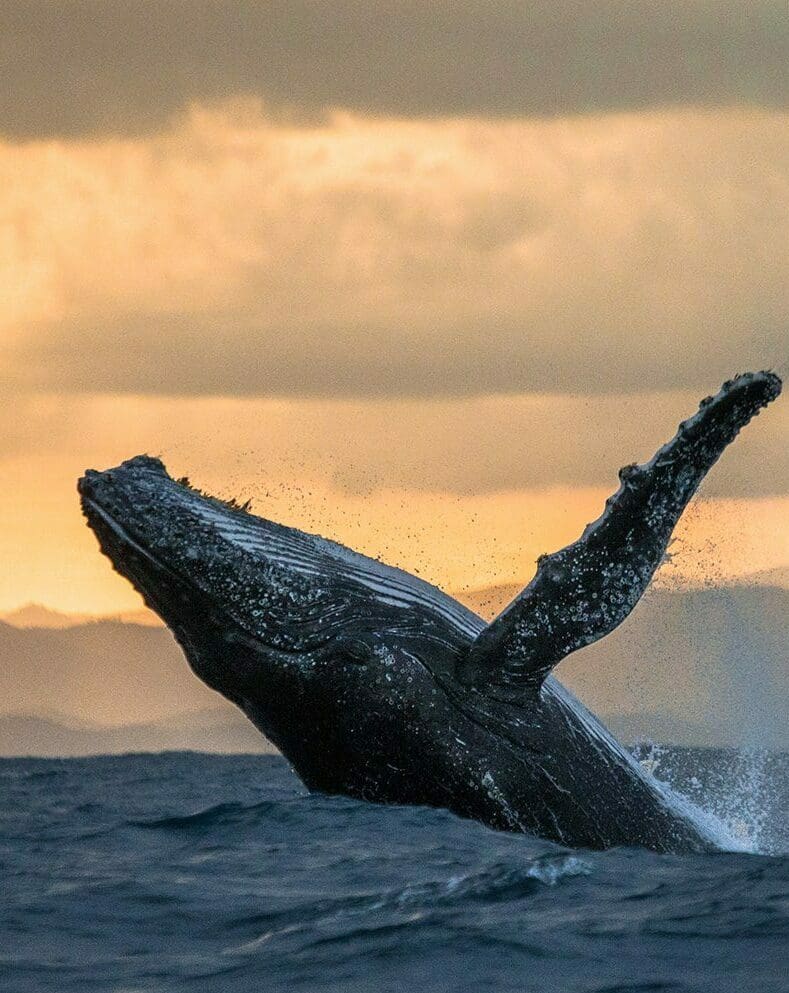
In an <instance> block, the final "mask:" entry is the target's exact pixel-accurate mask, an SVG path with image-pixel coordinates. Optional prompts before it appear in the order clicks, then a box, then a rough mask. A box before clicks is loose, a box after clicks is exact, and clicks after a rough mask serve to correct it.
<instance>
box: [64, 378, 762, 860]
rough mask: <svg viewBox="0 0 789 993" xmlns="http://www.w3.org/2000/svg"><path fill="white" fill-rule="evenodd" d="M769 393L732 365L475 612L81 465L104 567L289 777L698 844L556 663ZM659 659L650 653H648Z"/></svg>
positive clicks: (556, 824)
mask: <svg viewBox="0 0 789 993" xmlns="http://www.w3.org/2000/svg"><path fill="white" fill-rule="evenodd" d="M780 390H781V381H780V379H779V378H778V377H777V376H776V375H774V374H773V373H769V372H764V373H749V374H745V375H742V376H738V377H737V378H735V379H734V380H731V381H729V382H728V383H725V384H724V386H723V387H722V389H721V391H720V392H719V393H718V394H717V395H716V396H715V397H708V398H707V399H706V400H703V401H702V403H701V406H700V408H699V411H698V413H696V414H695V415H694V416H693V417H691V418H690V419H689V420H687V421H685V422H684V423H683V424H681V425H680V427H679V430H678V433H677V435H676V436H675V437H674V438H673V439H672V440H671V441H670V442H669V443H668V444H666V445H665V446H663V448H661V449H660V450H659V451H658V452H657V454H656V455H655V456H654V458H653V459H652V460H651V461H650V462H648V463H646V464H645V465H641V466H626V467H625V468H624V469H622V470H620V486H619V489H618V490H617V492H616V493H615V494H614V495H613V496H612V497H610V498H609V499H608V501H606V507H605V510H604V512H603V514H602V515H601V517H600V518H599V519H598V520H597V521H595V522H594V523H592V524H590V525H589V526H588V527H587V528H586V530H585V531H584V532H583V534H582V536H581V537H580V538H579V539H578V540H577V541H576V542H575V543H574V544H572V545H569V546H568V547H567V548H565V549H562V550H561V551H559V552H556V553H554V554H552V555H547V556H543V557H542V558H541V559H540V560H539V562H538V568H537V572H536V575H535V577H534V579H533V580H532V582H531V583H530V584H529V585H528V586H527V587H526V589H525V590H524V591H523V592H522V593H521V594H520V595H519V596H518V597H517V598H516V599H515V600H514V601H513V602H512V603H511V604H510V605H509V606H508V607H507V608H506V609H505V610H503V611H502V613H501V614H500V615H499V616H498V617H497V618H495V619H494V620H493V621H492V622H491V623H490V624H485V622H484V621H482V620H481V619H480V618H479V617H478V616H477V615H476V614H474V613H472V612H471V611H470V610H468V609H466V608H465V607H464V606H462V605H461V604H460V603H458V602H457V601H456V600H454V599H453V598H452V597H450V596H448V595H447V594H446V593H443V592H442V591H441V590H439V589H437V588H436V587H434V586H432V585H430V584H429V583H426V582H424V581H423V580H421V579H419V578H417V577H415V576H412V575H410V574H408V573H407V572H404V571H402V570H400V569H396V568H393V567H390V566H387V565H384V564H383V563H381V562H379V561H377V560H375V559H371V558H368V557H366V556H364V555H360V554H358V553H356V552H354V551H352V550H350V549H348V548H346V547H344V546H342V545H340V544H337V543H336V542H333V541H330V540H327V539H325V538H322V537H319V536H317V535H309V534H306V533H304V532H302V531H299V530H296V529H293V528H288V527H284V526H282V525H279V524H276V523H274V522H272V521H268V520H265V519H263V518H260V517H257V516H254V515H252V514H250V513H248V512H247V511H246V510H245V509H244V508H239V507H237V506H235V505H232V504H227V503H225V502H223V501H220V500H217V499H215V498H212V497H209V496H206V495H204V494H202V493H201V492H199V491H197V490H195V489H193V488H191V486H189V484H188V481H186V480H174V479H172V478H171V477H170V476H169V475H168V473H167V471H166V469H165V467H164V465H163V464H162V463H161V461H159V460H158V459H155V458H151V457H149V456H137V457H135V458H132V459H130V460H128V461H126V462H123V463H122V464H121V465H120V466H118V467H116V468H113V469H109V470H106V471H103V472H96V471H93V470H88V471H87V472H86V473H85V475H84V476H83V477H82V479H81V480H80V481H79V492H80V495H81V500H82V508H83V512H84V514H85V516H86V518H87V521H88V523H89V525H90V527H91V528H92V529H93V531H94V532H95V534H96V536H97V537H98V540H99V543H100V546H101V549H102V550H103V552H104V553H105V554H106V555H107V556H108V557H109V558H110V560H111V561H112V564H113V565H114V567H115V568H116V570H117V571H118V572H120V573H121V574H122V575H123V576H125V577H127V578H128V579H129V580H130V581H131V582H132V583H133V584H134V586H135V587H136V588H137V590H139V591H140V593H141V594H142V596H143V598H144V600H145V602H146V603H147V604H148V606H150V607H151V608H152V609H153V610H155V611H156V612H157V613H158V614H159V615H160V616H161V617H162V618H163V620H164V621H165V622H166V623H167V624H168V625H169V627H170V628H171V629H172V631H173V633H174V635H175V637H176V639H177V640H178V642H179V644H180V645H181V646H182V648H183V650H184V653H185V655H186V658H187V660H188V662H189V664H190V666H191V667H192V669H193V670H194V672H195V673H196V674H197V675H198V676H199V677H200V678H201V679H202V680H204V681H205V682H206V683H207V684H208V685H209V686H211V687H212V688H213V689H215V690H217V691H218V692H219V693H221V694H222V695H223V696H225V697H226V698H227V699H229V700H231V701H232V702H233V703H235V704H236V705H237V706H238V707H240V709H241V710H242V711H243V712H244V713H245V714H246V715H247V717H248V718H249V719H250V720H251V721H252V722H253V723H254V724H255V725H256V726H257V727H258V728H259V729H260V730H261V731H262V732H263V733H264V734H265V735H266V736H267V737H268V738H269V739H270V740H271V741H272V742H273V743H274V744H275V745H276V746H277V747H278V748H279V749H280V750H281V751H282V753H283V755H284V756H285V757H286V758H287V759H288V761H289V762H290V763H291V765H292V766H293V768H294V769H295V771H296V773H297V774H298V775H299V776H300V778H301V779H302V780H303V782H304V783H305V784H306V786H307V787H308V788H309V789H311V790H315V791H321V792H324V793H329V794H338V793H339V794H347V795H350V796H353V797H357V798H361V799H364V800H369V801H376V802H383V803H400V804H422V805H430V806H438V807H445V808H448V809H450V810H452V811H454V812H455V813H457V814H459V815H461V816H463V817H469V818H474V819H476V820H478V821H481V822H483V823H484V824H487V825H489V826H491V827H493V828H498V829H504V830H509V831H521V832H528V833H533V834H536V835H539V836H541V837H544V838H547V839H550V840H553V841H555V842H559V843H562V844H566V845H572V846H581V847H591V848H606V847H610V846H614V845H641V846H646V847H648V848H651V849H654V850H657V851H664V852H678V851H705V850H710V849H713V848H714V847H715V844H716V843H715V839H714V837H713V836H712V834H711V833H710V832H709V830H708V829H707V828H706V827H705V825H704V822H703V819H702V818H699V817H697V816H696V815H695V814H694V813H693V811H692V809H691V808H689V807H688V806H686V805H684V806H683V805H682V804H681V803H679V802H678V801H677V798H675V797H674V796H673V795H672V794H671V793H670V792H669V791H668V790H667V789H666V788H665V787H663V786H662V785H661V784H660V783H658V782H657V781H656V780H655V779H653V778H652V777H651V776H650V774H649V773H648V772H647V771H646V770H645V769H643V768H642V767H641V766H640V765H639V764H638V762H636V761H635V760H634V759H633V757H632V756H631V755H630V754H629V752H628V751H627V750H626V749H625V748H624V747H623V746H622V745H620V744H619V743H618V742H617V741H616V740H615V739H614V737H613V736H612V735H611V734H610V732H609V731H608V730H607V729H606V728H605V727H604V726H603V725H602V724H601V722H600V721H599V720H598V719H597V718H596V717H594V716H593V715H592V714H591V713H589V711H588V710H586V708H585V707H584V706H583V705H582V704H581V703H580V702H579V701H578V700H577V699H575V697H574V696H573V695H572V694H571V693H570V692H569V691H568V690H567V689H565V688H564V687H563V686H562V685H561V683H560V682H559V681H558V680H557V679H556V678H555V676H553V675H552V670H553V669H554V667H555V666H556V665H557V664H558V663H559V662H560V661H561V660H562V659H563V658H565V657H566V656H567V655H568V654H570V653H571V652H575V651H578V650H581V649H583V647H584V646H585V645H588V644H590V643H592V642H593V641H596V640H597V639H599V638H601V637H603V636H604V635H606V634H607V633H608V632H610V631H611V630H613V629H614V628H615V627H616V626H617V625H618V624H620V623H621V622H622V621H623V620H624V618H625V617H626V616H627V615H628V614H629V613H630V611H631V610H632V609H633V607H634V606H635V604H636V603H637V601H638V600H639V598H640V597H641V596H642V594H643V593H644V591H645V589H646V588H647V586H648V584H649V582H650V580H651V577H652V575H653V573H654V572H655V570H656V568H657V567H658V565H659V564H660V562H661V560H662V558H663V555H664V553H665V550H666V547H667V544H668V542H669V539H670V536H671V532H672V530H673V528H674V526H675V524H676V522H677V520H678V519H679V517H680V515H681V513H682V511H683V509H684V507H685V506H686V504H687V502H688V501H689V500H690V498H691V496H692V495H693V493H694V492H695V490H696V489H697V487H698V485H699V483H700V482H701V480H702V478H703V477H704V475H705V474H706V472H707V470H708V469H709V468H710V467H711V466H712V464H713V463H714V462H715V461H716V460H717V458H718V457H719V455H720V454H721V452H722V451H723V449H724V448H725V447H726V445H727V444H729V442H731V441H732V440H733V438H734V437H735V436H736V434H737V433H738V431H739V429H740V428H741V427H742V426H743V425H744V424H746V423H747V422H748V421H749V420H750V418H751V417H752V416H754V415H755V414H756V413H758V411H759V410H760V408H761V407H763V406H765V405H766V404H767V403H769V402H770V401H771V400H773V399H774V398H775V397H776V396H777V395H778V394H779V392H780ZM656 664H659V660H657V661H656Z"/></svg>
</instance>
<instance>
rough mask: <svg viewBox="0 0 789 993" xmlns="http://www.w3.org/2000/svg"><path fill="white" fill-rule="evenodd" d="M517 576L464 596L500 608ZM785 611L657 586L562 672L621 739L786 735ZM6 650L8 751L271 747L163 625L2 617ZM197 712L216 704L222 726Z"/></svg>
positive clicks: (760, 591)
mask: <svg viewBox="0 0 789 993" xmlns="http://www.w3.org/2000/svg"><path fill="white" fill-rule="evenodd" d="M519 589H520V587H515V586H502V587H491V588H488V589H482V590H474V591H471V592H469V593H466V594H463V595H462V596H461V598H462V599H463V600H464V601H465V602H466V603H467V604H468V605H469V606H470V607H472V609H475V610H477V611H478V612H479V613H481V614H484V615H486V616H491V615H492V614H495V613H496V612H497V611H498V610H499V609H501V607H502V606H504V605H505V604H506V603H507V602H508V601H509V600H510V599H511V598H512V596H514V595H515V594H516V593H517V592H518V591H519ZM787 616H789V591H787V590H786V589H783V588H778V587H771V586H746V585H742V586H729V587H722V588H717V589H705V590H686V591H682V592H669V591H666V590H659V589H654V590H652V591H650V592H649V593H648V595H647V597H646V598H645V600H644V602H643V603H641V604H640V605H639V606H638V607H637V608H636V610H635V611H634V612H633V614H632V615H631V617H630V618H629V619H628V620H627V621H626V622H625V623H624V624H623V625H622V626H621V627H620V628H619V629H618V630H617V631H615V632H614V633H613V634H612V635H611V636H609V637H608V638H605V639H603V641H601V642H598V643H597V644H595V645H592V646H589V647H588V648H586V649H584V651H583V652H579V653H577V654H576V655H574V656H571V657H569V658H568V659H567V660H565V661H564V662H563V663H562V664H561V665H560V667H559V669H558V670H557V672H558V675H559V678H560V679H561V680H562V681H563V682H565V683H566V685H568V686H569V687H570V688H571V689H572V690H573V691H574V692H575V693H576V694H577V695H578V696H579V697H580V698H581V699H582V700H583V701H584V703H586V704H587V706H589V707H590V709H592V710H593V711H595V712H596V713H598V714H600V715H601V716H602V717H603V719H604V720H606V722H607V723H608V724H609V726H611V728H612V730H613V731H614V732H615V733H616V734H618V735H619V736H620V737H622V738H623V740H633V739H635V738H640V737H652V738H654V739H656V740H662V741H669V740H670V741H674V742H678V743H685V744H691V743H693V744H733V745H754V746H765V747H772V748H781V749H786V748H789V731H787V726H786V725H787V722H786V717H785V701H786V699H787V697H788V696H789V672H787V667H786V655H787V651H786V649H787V626H786V617H787ZM0 660H1V662H0V715H5V716H0V753H2V754H6V755H7V754H89V753H91V752H98V751H130V750H160V749H165V748H195V749H201V750H219V751H234V750H243V751H249V750H258V749H261V748H263V747H265V742H264V739H263V738H262V736H260V735H259V734H258V732H257V731H255V730H254V728H252V726H251V725H248V724H247V722H246V719H245V718H244V717H243V716H242V715H241V714H240V713H239V712H238V711H237V710H236V709H235V708H234V707H233V706H232V705H231V704H229V703H227V702H225V701H224V700H223V699H222V698H221V697H219V696H218V695H217V694H216V693H214V692H213V691H212V690H209V689H208V688H207V687H206V686H205V685H204V684H203V683H201V682H200V681H199V680H198V679H197V677H196V676H194V675H193V674H192V672H191V670H190V669H189V667H188V665H187V664H186V662H185V660H184V658H183V655H182V653H181V651H180V649H179V647H178V645H177V644H176V643H175V641H174V639H173V638H172V636H171V634H170V632H169V631H168V630H167V629H165V628H161V627H159V628H155V627H146V626H142V625H135V624H128V623H121V622H118V621H93V622H90V623H85V624H81V625H76V626H71V627H68V628H65V629H47V628H27V629H19V628H15V627H12V626H11V625H8V624H3V623H0ZM199 714H203V715H204V717H205V715H206V714H210V715H211V717H210V721H209V725H210V726H207V725H206V723H205V719H204V717H203V718H200V719H198V717H197V716H196V715H199ZM20 715H25V716H20ZM53 715H56V716H53ZM75 721H76V722H78V723H79V722H82V726H77V727H75V726H74V722H75ZM97 722H98V724H97ZM113 725H115V726H113ZM117 725H125V726H124V727H117ZM207 727H208V730H207ZM256 743H257V748H256ZM60 749H63V750H62V751H61V750H60Z"/></svg>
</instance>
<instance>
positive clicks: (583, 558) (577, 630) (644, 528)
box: [459, 372, 781, 696]
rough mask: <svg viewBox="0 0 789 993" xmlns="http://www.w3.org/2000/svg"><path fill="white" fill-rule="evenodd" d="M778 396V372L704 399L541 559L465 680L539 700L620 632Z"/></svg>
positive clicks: (480, 646) (466, 663) (467, 664)
mask: <svg viewBox="0 0 789 993" xmlns="http://www.w3.org/2000/svg"><path fill="white" fill-rule="evenodd" d="M780 391H781V380H780V379H779V377H778V376H776V375H775V374H773V373H770V372H762V373H749V374H746V375H742V376H738V377H737V378H735V379H733V380H730V381H729V382H727V383H725V384H724V385H723V387H722V388H721V390H720V392H719V393H718V394H717V395H716V396H715V397H708V398H707V399H705V400H703V401H702V402H701V405H700V407H699V411H698V413H696V414H695V415H694V416H693V417H691V418H690V419H689V420H687V421H684V422H683V423H682V424H680V426H679V430H678V432H677V434H676V435H675V437H674V438H673V439H672V440H671V441H670V442H668V443H667V444H666V445H664V446H663V447H662V448H661V449H660V450H659V451H658V452H657V453H656V454H655V456H654V457H653V458H652V459H651V461H650V462H648V463H646V464H645V465H640V466H635V465H633V466H626V467H625V468H623V469H621V470H620V473H619V478H620V481H621V485H620V487H619V489H618V490H617V492H616V493H615V494H614V495H613V496H611V497H609V499H608V500H607V501H606V507H605V510H604V512H603V514H602V515H601V516H600V518H598V520H596V521H595V522H594V523H592V524H590V525H588V526H587V528H586V529H585V531H584V533H583V534H582V535H581V537H580V538H579V539H578V540H577V541H576V542H574V543H573V544H572V545H568V546H567V547H566V548H564V549H562V550H561V551H558V552H555V553H554V554H552V555H545V556H543V557H542V558H541V559H540V560H539V562H538V567H537V572H536V574H535V577H534V579H533V580H532V582H531V583H530V584H529V585H528V586H527V587H526V589H525V590H524V591H523V592H522V593H521V594H520V595H519V596H518V597H517V598H516V599H515V600H514V601H513V602H512V603H511V604H510V605H509V606H508V607H506V608H505V610H504V611H502V613H501V614H499V616H498V617H497V618H496V619H495V620H493V621H492V622H491V623H490V624H489V625H488V626H487V627H486V628H485V629H484V630H483V631H482V632H481V633H480V634H479V636H478V637H477V638H476V639H475V641H474V642H473V644H472V645H471V647H470V649H469V651H468V654H467V655H466V657H465V658H464V660H463V661H462V663H461V665H460V670H459V676H460V678H461V679H462V680H463V681H464V682H466V683H468V684H471V685H476V686H478V687H479V688H480V689H484V690H485V691H487V692H492V693H494V694H497V695H504V696H509V695H519V694H522V693H523V692H524V691H527V692H528V691H529V690H532V691H534V692H537V691H539V689H540V687H541V685H542V682H543V680H544V679H545V677H546V676H547V675H548V673H549V672H550V671H551V670H552V669H553V667H554V666H556V665H557V664H558V663H559V662H561V660H562V659H563V658H565V657H566V656H567V655H569V654H570V653H571V652H574V651H576V650H577V649H579V648H583V647H584V646H585V645H589V644H591V643H592V642H594V641H597V640H598V639H599V638H602V637H603V636H604V635H606V634H608V633H609V632H610V631H612V630H613V629H614V628H615V627H617V626H618V625H619V624H621V623H622V621H623V620H624V619H625V618H626V617H627V615H628V614H629V613H630V611H631V610H632V609H633V607H634V606H635V605H636V603H637V602H638V601H639V599H640V598H641V596H642V595H643V593H644V591H645V590H646V588H647V586H648V585H649V582H650V580H651V578H652V576H653V574H654V572H655V570H656V569H657V567H658V566H659V565H660V563H661V561H662V559H663V557H664V555H665V552H666V548H667V546H668V543H669V540H670V538H671V533H672V531H673V530H674V527H675V525H676V523H677V521H678V520H679V518H680V516H681V514H682V511H683V510H684V508H685V506H686V505H687V503H688V501H689V500H690V498H691V497H692V496H693V494H694V493H695V492H696V490H697V488H698V486H699V484H700V483H701V481H702V479H703V478H704V476H705V475H706V473H707V471H708V470H709V469H710V467H711V466H712V465H713V464H714V463H715V462H716V461H717V459H718V457H719V456H720V454H721V452H722V451H723V450H724V448H725V447H726V446H727V445H728V444H729V443H730V442H731V441H733V440H734V438H735V437H736V435H737V433H738V432H739V430H740V428H742V427H743V426H744V425H745V424H747V423H748V421H749V420H750V419H751V418H752V417H753V416H755V415H756V414H757V413H758V411H759V410H760V409H761V408H762V407H764V406H766V405H767V404H768V403H769V402H770V401H771V400H774V399H775V398H776V397H777V396H778V394H779V393H780Z"/></svg>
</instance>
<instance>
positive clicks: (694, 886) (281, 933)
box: [0, 746, 789, 993]
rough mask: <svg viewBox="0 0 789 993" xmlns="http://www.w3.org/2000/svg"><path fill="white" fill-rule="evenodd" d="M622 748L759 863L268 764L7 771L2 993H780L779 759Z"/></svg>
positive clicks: (204, 762) (171, 760)
mask: <svg viewBox="0 0 789 993" xmlns="http://www.w3.org/2000/svg"><path fill="white" fill-rule="evenodd" d="M637 755H638V757H639V758H640V759H641V761H643V762H644V763H645V764H647V765H648V767H649V768H651V769H652V770H653V772H654V774H655V775H657V776H658V777H659V778H661V780H663V781H664V782H668V783H669V784H670V785H671V787H672V788H673V789H675V790H680V791H681V792H682V793H683V794H684V795H685V796H687V797H688V799H689V800H690V801H691V802H693V803H695V804H697V805H699V806H701V807H703V808H704V809H706V810H707V811H709V812H710V814H711V815H713V816H715V817H717V818H718V821H719V823H720V824H721V825H722V829H725V830H726V831H728V832H729V833H730V835H731V836H733V837H734V838H735V839H738V840H739V842H740V844H741V847H743V846H744V847H749V848H750V849H751V850H753V851H755V852H762V853H763V852H769V853H771V854H750V853H746V852H742V851H740V852H733V853H721V854H716V855H703V856H659V855H655V854H653V853H650V852H646V851H642V850H636V849H619V850H613V851H609V852H590V851H571V850H568V849H564V848H561V847H559V846H556V845H551V844H549V843H546V842H542V841H539V840H536V839H533V838H530V837H527V836H523V835H511V834H503V833H498V832H494V831H490V830H489V829H487V828H485V827H483V826H481V825H479V824H476V823H473V822H469V821H463V820H460V819H458V818H456V817H454V816H453V815H451V814H449V813H447V812H445V811H440V810H431V809H423V808H406V807H379V806H374V805H370V804H365V803H359V802H356V801H353V800H350V799H347V798H329V797H323V796H309V795H307V794H306V792H305V791H304V789H303V787H302V786H301V785H300V784H299V782H298V781H297V780H296V779H295V778H294V777H293V775H292V774H291V773H290V771H289V770H288V767H287V765H286V764H285V762H284V760H282V759H281V758H279V757H277V756H215V755H196V754H194V753H168V754H162V755H127V756H119V757H100V758H92V759H67V760H64V759H60V760H51V759H6V760H2V761H0V792H1V793H2V796H3V800H4V802H3V805H2V811H0V864H1V865H2V871H3V878H4V902H3V909H2V925H0V930H1V932H2V939H3V940H2V942H0V949H2V951H0V986H2V988H3V990H5V991H8V993H22V991H24V993H33V991H35V993H49V991H52V993H55V991H57V993H65V991H80V993H83V991H89V990H101V991H116V993H120V991H130V990H135V991H141V990H146V991H147V990H152V991H153V990H155V991H176V990H186V989H189V990H200V991H203V990H205V991H206V993H207V991H216V990H223V991H224V990H230V991H236V990H237V991H244V993H248V991H249V990H253V989H254V990H274V991H280V990H310V991H332V993H334V991H336V993H340V991H343V993H344V991H348V990H353V991H356V990H359V991H362V990H365V991H366V990H375V991H376V993H377V991H400V990H409V991H410V990H417V989H418V990H423V989H424V990H435V991H444V990H446V991H447V993H448V991H450V990H451V991H458V990H461V991H462V990H469V991H471V990H475V991H477V990H480V989H490V990H505V991H510V990H511V991H513V993H514V991H521V993H522V991H532V990H533V991H535V993H536V991H552V990H555V991H557V993H558V991H562V993H572V991H579V993H580V991H584V993H587V991H588V993H592V991H595V993H602V991H610V993H613V991H615V990H618V991H623V990H628V991H629V990H646V989H649V990H664V989H665V990H693V991H710V993H713V991H714V993H720V991H726V990H732V991H734V990H737V991H738V993H739V991H741V990H759V991H767V993H770V991H779V990H781V991H782V993H783V991H785V988H786V987H785V977H784V971H785V970H784V964H785V963H784V959H785V948H786V939H787V936H789V905H788V901H787V898H786V893H787V891H789V858H787V857H786V855H782V854H779V853H782V852H783V853H785V852H787V851H789V837H787V827H786V824H785V820H786V816H785V814H786V810H787V801H788V800H789V758H788V757H787V756H785V755H779V754H771V753H738V752H734V751H724V750H701V749H690V748H687V749H659V748H656V747H654V746H640V747H639V749H638V751H637Z"/></svg>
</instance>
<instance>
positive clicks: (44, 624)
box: [0, 603, 162, 630]
mask: <svg viewBox="0 0 789 993" xmlns="http://www.w3.org/2000/svg"><path fill="white" fill-rule="evenodd" d="M0 621H3V622H5V623H6V624H11V625H12V626H13V627H16V628H54V629H55V630H62V629H63V628H73V627H77V626H79V625H80V624H89V623H91V622H93V621H120V622H121V623H123V624H144V625H146V626H150V627H162V622H161V620H160V619H159V618H158V617H157V616H156V614H154V612H153V611H152V610H148V609H147V608H146V607H141V608H140V609H139V610H126V611H123V612H122V613H120V614H110V615H107V616H101V615H97V614H67V613H64V612H63V611H61V610H53V609H52V608H51V607H45V606H44V605H43V604H40V603H26V604H24V605H23V606H21V607H17V608H16V610H10V611H8V612H6V613H4V614H2V613H0Z"/></svg>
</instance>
